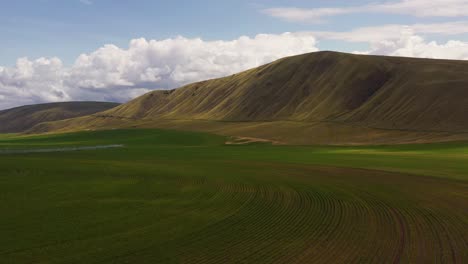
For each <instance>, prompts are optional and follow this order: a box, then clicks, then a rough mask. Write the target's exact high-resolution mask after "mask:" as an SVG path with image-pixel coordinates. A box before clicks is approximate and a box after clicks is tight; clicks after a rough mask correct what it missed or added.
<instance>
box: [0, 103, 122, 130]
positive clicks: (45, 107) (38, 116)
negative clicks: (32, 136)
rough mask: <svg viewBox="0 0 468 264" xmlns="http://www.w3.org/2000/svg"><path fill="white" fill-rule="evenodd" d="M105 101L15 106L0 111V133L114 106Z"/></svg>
mask: <svg viewBox="0 0 468 264" xmlns="http://www.w3.org/2000/svg"><path fill="white" fill-rule="evenodd" d="M118 105H119V104H117V103H107V102H63V103H49V104H37V105H26V106H20V107H15V108H12V109H7V110H2V111H0V133H15V132H22V131H25V130H28V129H30V128H32V127H33V126H35V125H37V124H39V123H42V122H49V121H57V120H63V119H67V118H73V117H79V116H86V115H90V114H94V113H97V112H102V111H105V110H108V109H110V108H113V107H116V106H118Z"/></svg>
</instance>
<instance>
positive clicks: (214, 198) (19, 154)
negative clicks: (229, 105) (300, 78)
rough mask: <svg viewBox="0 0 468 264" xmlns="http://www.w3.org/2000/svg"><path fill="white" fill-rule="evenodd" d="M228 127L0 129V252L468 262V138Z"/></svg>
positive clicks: (2, 257) (46, 256)
mask: <svg viewBox="0 0 468 264" xmlns="http://www.w3.org/2000/svg"><path fill="white" fill-rule="evenodd" d="M226 140H227V139H226V138H225V137H221V136H216V135H211V134H205V133H194V132H180V131H170V130H154V129H134V130H131V129H130V130H109V131H88V132H80V133H72V134H58V135H43V136H21V135H13V134H10V135H1V136H0V150H3V151H4V153H2V152H0V212H1V217H0V263H468V143H464V142H459V143H444V144H428V145H400V146H372V147H371V146H369V147H366V146H360V147H335V146H333V147H332V146H275V145H270V144H267V143H251V144H246V145H226V144H225V142H226ZM93 146H101V147H102V146H122V147H118V148H105V147H102V148H101V147H100V148H96V149H93V148H91V147H93ZM83 147H85V148H83ZM41 149H46V150H55V149H57V150H62V151H47V152H40V151H38V150H41ZM73 149H74V150H73ZM5 150H8V151H10V152H7V151H5ZM12 150H14V151H16V152H12ZM19 150H21V151H19ZM28 150H35V151H34V152H28ZM63 150H65V151H63ZM69 150H70V151H69Z"/></svg>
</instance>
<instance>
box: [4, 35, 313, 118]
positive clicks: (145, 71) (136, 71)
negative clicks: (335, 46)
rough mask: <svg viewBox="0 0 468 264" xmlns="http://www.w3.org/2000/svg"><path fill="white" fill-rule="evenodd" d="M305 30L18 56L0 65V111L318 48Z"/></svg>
mask: <svg viewBox="0 0 468 264" xmlns="http://www.w3.org/2000/svg"><path fill="white" fill-rule="evenodd" d="M317 50H318V49H317V47H316V40H315V38H314V37H313V35H312V34H310V33H284V34H279V35H270V34H260V35H257V36H255V37H254V38H249V37H240V38H239V39H236V40H232V41H204V40H202V39H188V38H184V37H177V38H172V39H166V40H146V39H143V38H142V39H134V40H132V41H131V42H130V45H129V47H128V48H127V49H122V48H119V47H117V46H115V45H105V46H103V47H102V48H100V49H98V50H96V51H94V52H92V53H90V54H82V55H80V56H79V57H78V58H77V59H76V61H75V63H74V64H73V65H72V66H70V67H65V66H63V65H62V62H61V61H60V59H58V58H50V59H47V58H40V59H37V60H29V59H27V58H21V59H18V61H17V64H16V65H15V66H13V67H0V95H2V96H3V99H2V97H0V109H2V108H7V107H12V106H16V105H22V104H32V103H40V102H50V101H66V100H106V101H127V100H129V99H131V98H134V97H136V96H138V95H141V94H143V93H145V92H148V91H149V90H150V89H155V88H161V89H168V88H175V87H178V86H181V85H184V84H187V83H191V82H195V81H200V80H205V79H210V78H215V77H222V76H226V75H230V74H233V73H237V72H239V71H243V70H246V69H249V68H252V67H256V66H259V65H261V64H265V63H268V62H271V61H274V60H276V59H279V58H282V57H285V56H291V55H296V54H301V53H307V52H312V51H317Z"/></svg>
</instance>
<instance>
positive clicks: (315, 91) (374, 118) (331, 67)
mask: <svg viewBox="0 0 468 264" xmlns="http://www.w3.org/2000/svg"><path fill="white" fill-rule="evenodd" d="M467 113H468V61H450V60H430V59H414V58H400V57H384V56H365V55H351V54H344V53H336V52H317V53H310V54H304V55H299V56H294V57H289V58H284V59H281V60H278V61H275V62H273V63H270V64H267V65H264V66H261V67H258V68H255V69H251V70H248V71H245V72H242V73H239V74H235V75H232V76H229V77H225V78H220V79H214V80H208V81H204V82H199V83H194V84H190V85H187V86H184V87H182V88H179V89H175V90H171V91H154V92H150V93H148V94H145V95H143V96H141V97H139V98H137V99H135V100H133V101H130V102H129V103H126V104H123V105H120V106H118V107H116V108H113V109H111V110H108V111H104V112H102V113H99V114H97V115H93V116H91V117H86V118H84V119H79V120H69V121H67V122H59V123H55V124H43V125H41V126H40V127H37V128H35V131H41V132H44V131H54V130H73V129H76V128H80V129H81V128H84V127H86V126H83V125H84V124H90V125H89V126H88V128H89V127H91V128H105V127H106V126H107V124H109V125H110V124H111V125H112V126H116V125H119V122H120V123H128V124H130V123H132V122H133V123H135V122H137V121H138V122H140V123H141V121H146V122H145V124H146V125H147V126H148V125H150V123H151V122H153V123H154V124H158V123H161V121H162V120H192V121H193V122H195V121H194V120H196V121H197V122H200V121H201V120H203V121H215V122H219V121H222V122H234V123H236V122H241V123H244V122H283V123H284V122H300V123H307V124H316V123H321V124H323V123H326V124H328V126H330V124H332V125H331V126H333V129H335V127H343V126H346V127H348V128H349V127H361V128H368V129H380V130H385V131H388V130H395V131H400V132H401V131H405V133H406V132H408V131H409V132H418V133H425V132H430V133H466V132H468V118H467ZM112 120H114V121H112ZM115 120H120V121H118V122H117V121H115ZM122 120H125V122H123V121H122ZM150 121H151V122H150ZM269 129H274V128H269ZM337 129H338V130H339V129H341V128H337ZM347 130H350V129H347ZM355 131H357V130H355ZM371 132H372V133H374V132H375V131H371ZM311 133H312V134H310V135H309V136H310V137H314V136H315V135H314V134H313V132H311ZM327 133H336V131H332V132H324V134H327ZM228 134H229V133H228ZM231 134H232V133H231ZM347 134H352V133H345V134H344V135H343V136H344V137H346V135H347ZM384 134H385V133H384ZM236 135H237V134H236ZM278 137H281V135H278ZM345 141H346V140H345Z"/></svg>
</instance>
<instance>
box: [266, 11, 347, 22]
mask: <svg viewBox="0 0 468 264" xmlns="http://www.w3.org/2000/svg"><path fill="white" fill-rule="evenodd" d="M352 12H354V10H353V9H351V8H311V9H307V8H296V7H278V8H268V9H264V10H263V13H265V14H268V15H270V16H273V17H277V18H281V19H284V20H287V21H295V22H311V23H322V22H324V17H328V16H336V15H342V14H347V13H352Z"/></svg>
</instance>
